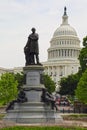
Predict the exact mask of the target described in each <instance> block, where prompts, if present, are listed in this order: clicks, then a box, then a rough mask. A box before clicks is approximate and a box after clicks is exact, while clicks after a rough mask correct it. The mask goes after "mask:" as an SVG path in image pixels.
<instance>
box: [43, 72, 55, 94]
mask: <svg viewBox="0 0 87 130" xmlns="http://www.w3.org/2000/svg"><path fill="white" fill-rule="evenodd" d="M43 77H44V85H45V87H46V88H47V90H48V92H50V93H52V92H54V91H55V88H56V85H55V82H54V81H53V80H52V79H51V77H50V76H48V75H45V74H44V75H43Z"/></svg>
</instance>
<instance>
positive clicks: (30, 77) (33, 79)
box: [26, 71, 40, 86]
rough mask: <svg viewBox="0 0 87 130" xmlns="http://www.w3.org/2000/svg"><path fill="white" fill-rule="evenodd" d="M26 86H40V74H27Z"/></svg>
mask: <svg viewBox="0 0 87 130" xmlns="http://www.w3.org/2000/svg"><path fill="white" fill-rule="evenodd" d="M26 84H27V85H30V86H34V85H39V84H40V74H39V72H35V71H34V72H32V71H31V72H28V73H27V79H26Z"/></svg>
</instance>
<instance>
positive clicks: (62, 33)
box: [0, 7, 81, 84]
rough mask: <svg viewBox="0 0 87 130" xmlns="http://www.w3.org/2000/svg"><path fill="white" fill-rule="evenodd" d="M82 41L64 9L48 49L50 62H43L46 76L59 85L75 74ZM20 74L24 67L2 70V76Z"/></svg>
mask: <svg viewBox="0 0 87 130" xmlns="http://www.w3.org/2000/svg"><path fill="white" fill-rule="evenodd" d="M80 49H81V48H80V40H79V38H78V36H77V33H76V30H75V29H74V28H73V27H72V26H70V24H69V23H68V15H67V9H66V7H65V8H64V14H63V16H62V24H61V25H60V26H59V27H58V28H57V29H56V30H55V32H54V34H53V37H52V39H51V41H50V47H49V48H48V50H47V51H48V60H47V61H46V62H43V63H42V64H43V66H44V68H45V70H44V72H45V74H48V75H49V76H51V77H52V79H53V80H54V82H55V83H56V84H57V83H58V81H60V79H61V78H62V77H67V76H68V75H70V74H75V73H77V72H78V69H79V66H80V64H79V60H78V57H79V53H80ZM9 71H10V72H14V73H20V72H21V71H23V67H16V68H13V69H11V70H7V69H3V68H0V74H2V73H5V72H9Z"/></svg>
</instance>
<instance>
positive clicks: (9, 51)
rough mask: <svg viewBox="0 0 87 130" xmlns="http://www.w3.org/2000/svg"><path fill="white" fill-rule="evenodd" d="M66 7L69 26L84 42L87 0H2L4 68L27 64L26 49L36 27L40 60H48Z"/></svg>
mask: <svg viewBox="0 0 87 130" xmlns="http://www.w3.org/2000/svg"><path fill="white" fill-rule="evenodd" d="M64 6H66V7H67V14H68V16H69V24H70V25H71V26H72V27H74V28H75V30H76V32H77V34H78V36H79V38H80V40H81V41H82V38H83V37H84V36H86V35H87V0H0V67H3V68H13V67H18V66H24V65H25V56H24V53H23V48H24V46H25V44H26V42H27V37H28V35H29V34H30V33H31V28H32V27H35V28H36V30H37V33H38V34H39V49H40V61H41V62H42V61H46V60H47V49H48V47H49V46H50V40H51V38H52V36H53V33H54V31H55V30H56V29H57V28H58V27H59V26H60V24H61V22H62V15H63V11H64Z"/></svg>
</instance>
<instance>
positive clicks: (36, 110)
mask: <svg viewBox="0 0 87 130" xmlns="http://www.w3.org/2000/svg"><path fill="white" fill-rule="evenodd" d="M31 30H32V33H31V34H30V35H29V37H28V41H27V44H26V45H25V47H24V53H25V60H26V63H25V67H23V72H24V75H25V84H24V85H23V86H21V89H22V90H21V91H20V92H19V94H18V98H17V100H14V101H12V102H11V103H10V104H9V106H8V107H7V114H6V116H5V117H4V120H8V121H13V122H16V123H25V124H27V123H28V124H37V123H59V122H61V121H62V117H61V116H60V115H59V114H58V112H56V110H55V109H54V107H55V102H54V99H53V98H52V96H51V95H50V94H49V93H48V92H47V89H46V88H45V86H44V81H43V71H44V68H43V66H42V64H41V63H40V62H39V47H38V38H39V36H38V34H37V33H36V32H35V31H36V29H35V28H32V29H31ZM48 103H49V104H51V106H50V105H48Z"/></svg>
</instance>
